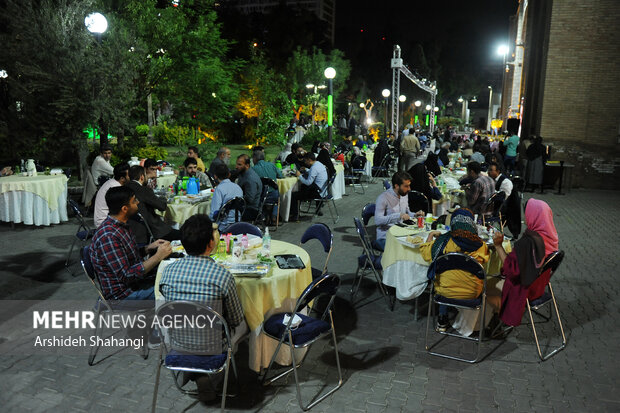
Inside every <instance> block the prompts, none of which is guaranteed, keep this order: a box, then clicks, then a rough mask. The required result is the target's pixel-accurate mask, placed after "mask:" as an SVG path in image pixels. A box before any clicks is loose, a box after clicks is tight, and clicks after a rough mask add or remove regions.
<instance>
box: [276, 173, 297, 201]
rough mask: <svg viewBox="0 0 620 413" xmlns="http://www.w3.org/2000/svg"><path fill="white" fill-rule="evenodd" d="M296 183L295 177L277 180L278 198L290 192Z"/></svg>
mask: <svg viewBox="0 0 620 413" xmlns="http://www.w3.org/2000/svg"><path fill="white" fill-rule="evenodd" d="M296 183H297V177H296V176H291V177H288V178H280V179H278V192H280V196H282V195H283V194H285V193H287V192H288V191H290V190H291V188H293V187H294V186H295V184H296Z"/></svg>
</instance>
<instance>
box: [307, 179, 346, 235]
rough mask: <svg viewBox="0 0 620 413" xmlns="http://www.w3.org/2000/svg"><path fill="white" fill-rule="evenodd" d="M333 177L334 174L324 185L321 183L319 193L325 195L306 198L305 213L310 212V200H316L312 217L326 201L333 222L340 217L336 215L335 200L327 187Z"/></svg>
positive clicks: (332, 180)
mask: <svg viewBox="0 0 620 413" xmlns="http://www.w3.org/2000/svg"><path fill="white" fill-rule="evenodd" d="M335 179H336V175H335V174H334V175H332V176H331V177H330V178H329V179H328V180H327V181H326V182H325V185H323V188H322V189H321V193H325V194H326V195H325V196H321V197H319V198H314V199H309V200H307V201H308V210H307V211H306V213H308V212H310V208H311V205H312V202H316V203H317V206H316V210H315V211H314V214H313V215H312V217H313V218H314V217H316V216H318V214H319V211H320V210H321V207H322V206H323V204H326V203H327V206H328V207H329V213H330V214H331V216H332V219H333V220H334V224H335V223H337V222H338V220H339V219H340V215H338V209H337V208H336V201H334V197H333V196H332V195H331V194H330V193H329V189H330V188H331V186H332V184H333V183H334V180H335ZM330 201H331V205H333V206H334V211H335V212H336V217H335V218H334V214H333V212H332V210H331V207H330ZM297 210H298V211H300V209H299V208H297Z"/></svg>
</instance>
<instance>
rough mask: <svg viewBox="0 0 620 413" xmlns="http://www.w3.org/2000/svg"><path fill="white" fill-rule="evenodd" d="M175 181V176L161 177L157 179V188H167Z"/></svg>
mask: <svg viewBox="0 0 620 413" xmlns="http://www.w3.org/2000/svg"><path fill="white" fill-rule="evenodd" d="M176 180H177V176H176V175H175V174H172V175H162V176H158V177H157V186H158V187H160V188H161V187H162V186H163V187H164V188H168V187H169V186H170V185H172V184H174V181H176Z"/></svg>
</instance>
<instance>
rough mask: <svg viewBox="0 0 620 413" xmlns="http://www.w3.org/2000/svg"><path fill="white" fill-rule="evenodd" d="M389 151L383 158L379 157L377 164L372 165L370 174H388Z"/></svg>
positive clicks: (384, 175)
mask: <svg viewBox="0 0 620 413" xmlns="http://www.w3.org/2000/svg"><path fill="white" fill-rule="evenodd" d="M391 156H392V154H391V153H389V152H388V153H386V154H385V156H384V157H383V159H381V163H380V164H379V165H376V166H375V165H373V167H372V176H383V177H386V178H387V176H388V175H389V166H390V162H391Z"/></svg>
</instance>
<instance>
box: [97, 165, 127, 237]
mask: <svg viewBox="0 0 620 413" xmlns="http://www.w3.org/2000/svg"><path fill="white" fill-rule="evenodd" d="M127 182H129V164H128V163H127V162H123V163H120V164H118V165H116V166H115V167H114V179H108V180H107V181H106V182H105V183H104V184H103V185H101V188H99V191H97V197H96V198H95V211H94V215H93V219H94V221H95V228H97V227H99V225H101V223H102V222H103V221H104V220H105V219H106V218H107V216H108V211H109V209H108V204H107V202H106V201H105V194H106V193H107V192H108V190H109V189H110V188H114V187H115V186H122V185H125V183H127Z"/></svg>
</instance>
